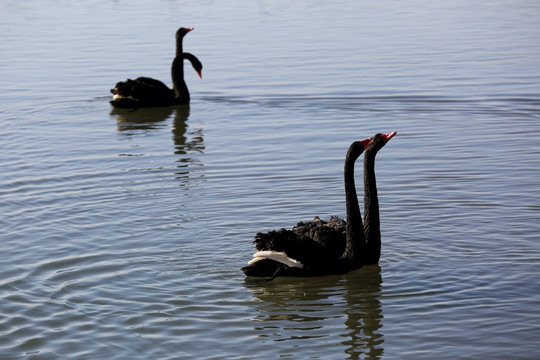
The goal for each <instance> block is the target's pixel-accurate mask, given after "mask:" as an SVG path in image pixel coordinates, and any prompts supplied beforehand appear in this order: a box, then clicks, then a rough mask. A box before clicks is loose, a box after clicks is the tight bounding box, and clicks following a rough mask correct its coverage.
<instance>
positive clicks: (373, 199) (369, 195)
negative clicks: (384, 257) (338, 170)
mask: <svg viewBox="0 0 540 360" xmlns="http://www.w3.org/2000/svg"><path fill="white" fill-rule="evenodd" d="M377 151H378V149H368V150H366V154H365V157H364V233H365V236H366V253H365V256H364V257H365V259H364V262H365V264H366V265H372V264H376V263H378V262H379V258H380V256H381V224H380V217H379V198H378V196H377V182H376V180H375V155H377Z"/></svg>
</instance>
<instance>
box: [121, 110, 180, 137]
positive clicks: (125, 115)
mask: <svg viewBox="0 0 540 360" xmlns="http://www.w3.org/2000/svg"><path fill="white" fill-rule="evenodd" d="M173 109H174V108H173V107H170V106H169V107H156V108H141V109H118V108H113V109H112V111H111V115H113V116H114V117H115V118H116V126H117V129H118V131H121V132H124V131H125V132H128V133H131V132H133V131H136V130H154V129H156V128H159V127H160V126H163V125H162V124H160V123H161V122H162V121H163V120H165V119H167V118H169V117H170V116H171V115H172V113H173Z"/></svg>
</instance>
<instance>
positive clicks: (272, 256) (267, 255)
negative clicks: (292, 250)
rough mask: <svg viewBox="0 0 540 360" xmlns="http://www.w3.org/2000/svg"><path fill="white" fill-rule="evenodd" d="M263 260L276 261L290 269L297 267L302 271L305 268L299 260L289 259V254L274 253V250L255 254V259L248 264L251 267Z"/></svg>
mask: <svg viewBox="0 0 540 360" xmlns="http://www.w3.org/2000/svg"><path fill="white" fill-rule="evenodd" d="M263 259H269V260H274V261H277V262H279V263H282V264H285V265H287V266H289V267H297V268H300V269H302V268H304V264H302V263H301V262H300V261H298V260H295V259H293V258H290V257H288V256H287V254H285V253H284V252H278V251H272V250H266V251H259V252H256V253H255V254H253V259H252V260H250V261H249V262H248V264H249V265H251V264H254V263H256V262H257V261H259V260H263Z"/></svg>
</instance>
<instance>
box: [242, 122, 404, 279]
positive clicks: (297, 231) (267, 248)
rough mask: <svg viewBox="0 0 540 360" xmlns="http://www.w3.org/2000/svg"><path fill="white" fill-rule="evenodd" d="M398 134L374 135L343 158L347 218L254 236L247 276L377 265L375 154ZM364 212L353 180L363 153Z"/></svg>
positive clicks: (314, 272) (330, 271)
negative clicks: (253, 248) (357, 162)
mask: <svg viewBox="0 0 540 360" xmlns="http://www.w3.org/2000/svg"><path fill="white" fill-rule="evenodd" d="M395 135H396V132H395V131H394V132H391V133H388V134H376V135H375V136H373V137H372V138H370V139H366V140H363V141H355V142H353V143H352V144H351V146H350V147H349V150H348V152H347V156H346V157H345V171H344V174H345V200H346V207H347V221H346V222H345V221H344V220H341V219H339V218H337V217H332V218H330V220H328V221H323V220H321V219H319V218H318V217H315V219H314V220H313V221H312V222H307V223H306V222H299V223H298V224H297V225H296V226H295V227H294V228H293V229H292V230H286V229H280V230H277V231H276V230H273V231H270V232H268V233H266V234H263V233H258V234H257V235H255V241H254V243H255V248H256V249H257V250H258V252H256V253H255V254H254V255H253V257H254V259H253V260H251V261H250V262H249V265H248V266H246V267H244V268H242V271H244V273H245V274H246V275H247V276H259V277H271V278H274V277H276V276H316V275H326V274H339V273H345V272H349V271H352V270H356V269H359V268H361V267H362V266H363V265H370V264H376V263H377V262H378V261H379V258H380V252H381V235H380V222H379V201H378V196H377V185H376V182H375V156H376V155H377V152H378V151H379V150H380V149H381V148H382V147H383V146H384V145H386V143H387V142H388V141H389V140H390V139H391V138H392V137H394V136H395ZM364 150H365V157H364V215H365V222H364V223H362V216H361V214H360V206H359V204H358V197H357V193H356V186H355V182H354V164H355V162H356V159H358V157H359V156H360V155H361V154H362V153H363V152H364Z"/></svg>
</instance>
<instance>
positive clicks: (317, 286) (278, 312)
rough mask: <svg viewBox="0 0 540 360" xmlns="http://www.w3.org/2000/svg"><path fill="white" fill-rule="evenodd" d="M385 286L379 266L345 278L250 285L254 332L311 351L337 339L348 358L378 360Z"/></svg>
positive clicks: (382, 339) (292, 279) (280, 279)
mask: <svg viewBox="0 0 540 360" xmlns="http://www.w3.org/2000/svg"><path fill="white" fill-rule="evenodd" d="M381 284H382V278H381V269H380V267H379V266H378V265H374V266H367V267H365V268H363V269H361V270H358V271H354V272H351V273H348V274H345V275H342V276H325V277H320V278H287V277H285V278H278V279H275V280H273V281H271V282H265V283H261V282H259V283H247V286H248V288H249V290H250V292H251V293H252V296H253V298H254V299H255V300H256V307H257V314H256V316H255V317H254V318H253V321H255V322H256V325H255V327H254V330H255V332H256V335H257V336H258V337H260V338H266V339H268V340H271V341H287V340H294V341H299V340H305V341H306V344H305V346H306V349H307V348H312V346H311V345H312V344H311V343H309V341H310V339H318V338H323V339H328V338H331V337H332V338H337V339H340V340H339V341H338V342H339V343H340V344H341V345H343V346H344V348H345V350H344V352H345V353H346V354H347V355H345V356H343V358H348V359H360V358H369V359H379V358H381V357H382V355H383V342H384V337H383V334H382V333H381V331H380V330H381V328H382V324H381V320H382V318H383V315H382V308H381V302H380V296H381ZM336 331H337V332H338V333H336ZM326 343H327V344H328V340H327V342H326ZM282 355H284V354H282ZM297 355H298V354H297ZM300 355H301V356H300V357H302V355H307V354H302V353H300Z"/></svg>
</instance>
